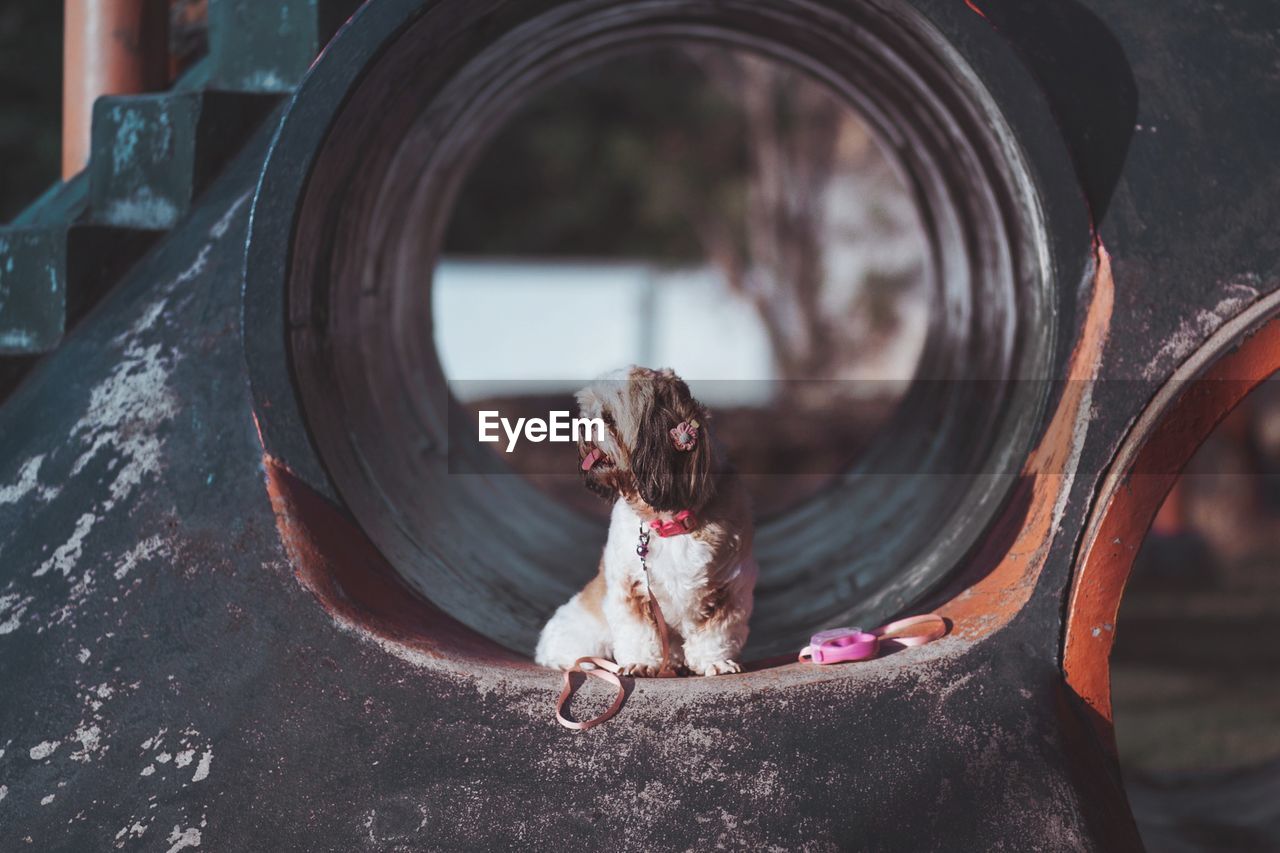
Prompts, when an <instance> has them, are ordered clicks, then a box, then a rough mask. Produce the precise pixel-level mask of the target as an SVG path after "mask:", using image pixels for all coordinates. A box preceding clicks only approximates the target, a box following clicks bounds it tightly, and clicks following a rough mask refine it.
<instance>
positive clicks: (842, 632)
mask: <svg viewBox="0 0 1280 853" xmlns="http://www.w3.org/2000/svg"><path fill="white" fill-rule="evenodd" d="M946 633H947V623H946V621H944V620H943V618H942V617H941V616H938V615H937V614H935V613H930V614H928V615H925V616H908V617H907V618H906V619H899V620H898V621H896V622H890V623H889V624H888V625H885V626H883V627H880V628H876V629H874V630H872V631H863V630H861V629H860V628H832V629H830V630H828V631H821V632H819V633H817V634H814V635H813V636H812V637H811V638H810V639H809V645H807V646H805V647H804V648H803V649H801V650H800V658H799V659H800V661H801V662H802V663H819V664H827V663H843V662H844V661H854V660H870V659H871V658H873V657H875V656H876V655H878V654H879V653H880V643H881V642H882V641H885V640H889V641H892V642H895V643H897V644H898V645H900V646H923V645H924V644H925V643H932V642H933V641H934V640H936V639H938V638H939V637H942V636H943V635H945V634H946Z"/></svg>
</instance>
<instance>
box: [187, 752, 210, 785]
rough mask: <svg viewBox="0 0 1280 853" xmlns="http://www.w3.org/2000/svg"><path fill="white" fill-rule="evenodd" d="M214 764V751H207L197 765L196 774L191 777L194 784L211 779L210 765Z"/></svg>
mask: <svg viewBox="0 0 1280 853" xmlns="http://www.w3.org/2000/svg"><path fill="white" fill-rule="evenodd" d="M212 763H213V750H212V749H206V750H205V751H204V754H203V755H201V756H200V763H199V764H197V765H196V772H195V774H194V775H193V776H192V777H191V781H192V782H203V781H204V780H205V779H208V778H209V765H210V764H212Z"/></svg>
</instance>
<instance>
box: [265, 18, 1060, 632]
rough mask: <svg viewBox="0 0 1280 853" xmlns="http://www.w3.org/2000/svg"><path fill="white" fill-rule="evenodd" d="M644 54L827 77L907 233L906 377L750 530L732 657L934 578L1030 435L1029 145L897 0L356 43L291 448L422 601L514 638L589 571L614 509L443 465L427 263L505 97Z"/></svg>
mask: <svg viewBox="0 0 1280 853" xmlns="http://www.w3.org/2000/svg"><path fill="white" fill-rule="evenodd" d="M442 10H447V11H442ZM445 22H449V25H448V26H446V25H445ZM655 49H664V50H672V49H679V50H686V51H687V50H690V49H693V50H703V51H707V50H728V51H734V52H741V53H745V54H747V55H750V56H752V57H759V58H760V59H761V60H763V61H767V62H770V63H773V64H776V65H778V66H781V67H785V68H789V69H794V70H795V71H796V72H797V73H800V74H802V75H803V76H804V77H805V78H806V79H808V80H812V81H816V82H817V83H820V84H821V85H822V86H824V87H826V89H828V90H829V91H830V92H831V93H832V95H833V97H835V98H838V99H839V100H840V101H841V102H842V103H843V104H846V105H848V107H849V108H851V109H852V110H854V111H855V112H856V113H857V114H858V115H859V116H860V117H861V118H862V119H863V120H864V121H865V122H866V124H867V125H868V127H869V128H870V129H871V131H872V132H873V133H874V135H875V136H876V138H878V139H879V140H881V143H882V146H883V148H884V150H885V152H886V154H887V156H888V157H889V158H890V159H891V160H892V161H894V163H895V164H896V168H897V170H898V173H899V174H900V176H901V179H902V181H903V183H904V186H905V187H906V189H907V192H908V193H909V196H910V199H911V202H912V204H913V211H914V213H915V214H916V215H917V216H918V221H919V227H920V231H919V235H920V239H921V242H922V244H923V245H924V247H925V251H924V252H923V253H922V257H921V263H922V275H921V288H922V292H923V293H925V294H926V297H927V301H928V304H929V307H928V311H927V318H928V319H927V321H926V325H925V333H924V334H923V336H922V338H923V339H922V342H921V344H920V352H919V355H918V360H917V363H916V366H915V370H914V372H913V375H912V377H911V381H910V382H909V383H908V384H907V385H906V387H905V388H904V390H903V391H902V393H901V396H900V399H898V400H897V401H896V404H895V405H894V406H893V407H892V411H891V412H890V413H889V414H888V415H887V416H886V418H885V419H884V422H883V424H882V425H881V427H880V428H878V429H876V430H875V431H874V437H873V438H872V439H871V440H870V441H869V442H868V445H867V448H866V450H865V451H864V452H863V453H861V454H860V455H859V456H858V457H857V459H856V462H855V463H854V464H853V465H852V467H849V468H840V469H839V470H833V471H831V472H829V474H830V476H827V477H825V478H824V483H823V487H822V488H821V489H818V490H816V491H813V493H812V494H806V495H802V496H801V498H802V499H797V500H795V501H793V502H791V503H790V505H789V506H781V507H779V512H777V513H776V514H773V515H770V516H766V517H764V518H763V520H762V521H761V522H760V524H759V526H758V529H757V536H756V556H757V559H758V562H759V563H760V567H761V576H760V583H759V586H758V588H757V595H756V608H755V613H756V616H755V618H754V619H753V625H752V637H751V640H750V643H749V647H748V650H747V654H748V656H762V655H767V654H772V653H778V652H785V651H790V650H794V648H795V647H797V645H798V644H800V643H801V642H802V641H803V640H804V639H805V637H807V635H808V634H809V633H810V632H811V631H813V630H816V629H818V628H821V627H824V626H829V625H832V624H841V623H850V622H864V623H871V622H877V621H881V620H883V619H885V618H887V617H888V616H890V615H892V614H894V613H896V612H899V611H901V610H902V609H904V608H906V607H908V606H909V605H910V604H911V603H912V602H913V601H916V600H918V599H919V598H920V597H921V596H923V595H924V594H926V593H927V592H928V591H930V590H932V589H934V588H936V587H937V585H938V584H939V583H940V582H941V581H942V580H944V579H945V578H946V577H947V576H948V574H949V573H950V572H951V570H952V569H954V568H955V567H956V566H957V565H958V564H960V563H961V561H962V560H963V559H964V557H965V556H966V554H967V552H968V551H969V550H970V548H971V547H972V546H973V544H974V543H975V542H976V541H977V539H978V537H979V536H980V535H981V534H982V532H983V530H984V529H985V527H986V526H987V524H988V523H989V522H990V521H991V520H992V518H993V517H994V515H995V513H996V511H997V510H998V509H999V507H1000V505H1001V503H1002V501H1003V500H1004V498H1005V496H1006V495H1007V493H1008V491H1009V487H1010V485H1011V483H1012V480H1013V477H1014V476H1015V475H1016V473H1017V471H1018V469H1019V468H1020V466H1021V464H1022V462H1023V460H1024V458H1025V455H1026V452H1027V449H1028V448H1029V446H1030V444H1031V440H1032V437H1033V435H1034V433H1035V432H1036V430H1037V429H1038V426H1039V420H1040V417H1041V414H1042V408H1043V404H1044V398H1045V392H1046V391H1047V388H1046V385H1047V383H1044V382H1041V381H1023V380H1035V379H1039V378H1043V377H1045V376H1049V375H1052V373H1053V370H1052V366H1051V360H1052V357H1053V356H1052V354H1053V352H1054V345H1055V335H1056V321H1057V314H1056V310H1055V306H1056V305H1057V302H1058V299H1057V295H1056V293H1055V283H1054V282H1053V281H1052V278H1051V275H1050V273H1049V271H1048V270H1049V261H1048V258H1047V252H1048V250H1047V248H1046V244H1047V241H1046V238H1045V234H1044V226H1043V222H1042V220H1041V213H1040V210H1039V206H1038V200H1037V197H1036V193H1035V190H1034V188H1033V187H1032V184H1031V180H1030V178H1029V176H1028V173H1027V168H1026V166H1025V164H1024V163H1023V161H1022V155H1021V153H1020V151H1019V150H1018V149H1017V148H1016V146H1015V145H1014V144H1013V142H1012V141H1011V140H1012V139H1013V135H1012V133H1011V132H1010V131H1009V129H1008V127H1007V126H1006V124H1005V122H1004V120H1003V118H1002V117H1001V115H1000V113H999V111H998V110H997V109H996V108H995V106H994V104H993V102H992V100H991V98H990V96H989V95H988V93H986V91H985V90H984V89H983V88H982V87H981V85H980V84H979V83H978V81H977V79H976V76H975V75H974V74H973V73H972V71H971V70H970V69H968V68H967V66H965V65H964V64H963V62H962V61H961V60H960V59H959V57H958V56H957V55H956V54H955V53H954V52H953V51H952V50H950V49H949V47H948V46H947V45H946V44H945V42H944V41H943V40H942V38H941V37H940V36H939V35H938V34H937V33H936V31H934V30H933V29H932V27H931V26H930V25H929V24H928V23H927V22H926V21H924V20H923V19H922V18H921V17H919V15H918V13H916V12H915V11H914V10H912V9H910V8H909V7H906V6H896V5H893V4H890V5H889V6H887V7H883V8H882V7H867V8H862V9H850V8H845V7H844V4H840V5H839V7H838V8H836V7H834V6H833V7H830V8H829V7H827V6H825V5H823V4H817V5H814V6H812V8H810V7H809V6H806V7H805V9H804V10H803V14H802V13H801V12H800V10H797V9H796V8H795V4H792V3H785V2H775V0H769V1H768V2H752V3H708V2H674V3H672V2H632V3H626V4H621V5H618V4H608V5H605V4H596V3H553V2H528V3H520V4H511V8H508V7H505V6H504V7H502V8H501V9H500V10H498V11H494V12H492V13H489V14H486V15H484V16H483V20H481V18H480V16H479V13H477V12H475V11H474V10H468V9H467V8H466V4H462V3H442V4H437V5H436V6H434V7H432V8H431V10H428V11H426V12H424V14H423V15H421V16H420V17H419V18H417V19H416V20H415V22H414V23H412V24H411V25H409V26H408V27H406V28H404V29H403V30H401V31H400V33H399V35H398V36H397V37H396V38H395V39H394V40H393V41H391V42H390V43H388V44H386V45H385V46H384V47H383V48H382V49H381V50H380V51H379V52H378V53H377V54H376V55H375V56H374V57H373V58H372V59H371V61H370V62H369V64H368V66H367V67H366V69H365V71H364V74H363V76H362V77H361V79H360V81H359V82H358V84H357V85H356V86H355V88H354V89H353V91H352V92H350V93H349V95H348V97H347V98H346V99H345V100H344V101H343V105H342V107H341V109H340V110H339V112H338V114H337V115H336V117H335V118H334V119H333V121H332V122H331V123H330V124H329V125H328V130H327V133H326V134H325V136H324V139H323V142H322V143H321V145H320V148H319V150H318V152H317V153H316V155H315V157H314V160H313V162H312V164H311V168H310V172H309V177H308V180H307V185H306V190H305V193H304V195H303V198H302V201H301V205H300V207H299V209H298V212H297V219H296V224H295V228H294V233H293V239H292V244H291V249H290V266H289V269H288V291H287V303H288V304H287V311H288V317H289V330H288V347H289V352H290V357H291V361H292V368H293V377H294V382H295V384H296V388H297V392H298V395H299V397H300V400H301V403H302V408H303V411H304V414H305V419H306V424H307V429H308V431H309V434H310V439H311V441H312V442H313V443H314V445H315V447H316V449H317V451H318V454H319V456H320V459H321V461H322V462H323V464H324V467H325V470H326V472H327V474H328V476H329V478H330V479H331V481H332V483H333V485H334V487H335V489H336V491H337V493H338V494H339V496H340V497H341V499H342V500H343V501H344V502H345V503H346V504H347V506H348V507H349V509H350V510H351V512H352V514H353V515H354V516H355V518H356V519H357V521H358V522H359V523H360V525H361V527H362V528H363V529H364V531H365V532H366V533H367V535H368V536H369V538H370V539H371V540H372V541H373V542H374V544H375V545H376V546H377V547H378V548H379V550H380V551H381V552H382V553H383V555H384V556H385V557H386V558H387V559H388V561H389V562H390V563H391V564H392V565H393V566H395V568H396V569H397V571H398V572H399V573H400V574H401V575H402V576H403V577H404V578H405V580H406V581H407V582H408V583H409V584H410V585H411V586H413V587H414V588H415V589H417V590H419V591H420V592H422V593H423V594H424V595H425V596H426V597H427V598H429V599H430V600H431V601H433V602H434V603H435V604H436V605H437V606H439V607H441V608H442V609H443V610H445V611H446V612H448V613H450V614H451V615H453V616H454V617H456V618H457V619H459V620H460V621H461V622H463V623H465V624H466V625H468V626H470V627H471V628H473V629H475V630H477V631H479V632H481V633H483V634H485V635H487V636H489V637H491V638H493V639H495V640H496V641H498V642H500V643H502V644H504V645H506V646H508V647H509V648H512V649H515V650H518V651H522V652H525V653H527V652H529V651H530V650H531V649H532V647H533V645H534V643H535V641H536V637H537V633H538V630H539V629H540V627H541V625H542V623H543V622H544V621H545V619H546V617H547V616H548V615H549V614H550V613H551V612H552V610H554V608H555V607H557V606H558V605H559V604H561V603H563V602H564V601H565V600H566V599H567V598H568V597H569V596H570V595H572V593H573V592H574V591H575V589H576V588H577V587H578V586H579V585H580V584H581V583H582V582H583V581H584V580H585V579H586V578H587V577H589V576H590V575H591V574H592V573H593V572H594V569H595V566H596V563H597V560H598V556H599V549H600V547H601V545H602V544H603V540H604V534H605V526H604V524H603V523H602V522H601V521H599V520H598V519H593V518H591V517H590V516H588V515H584V514H583V513H581V512H579V511H577V510H575V509H574V508H572V507H570V506H566V505H564V504H563V503H560V502H558V501H552V500H547V499H546V497H545V494H544V493H543V492H542V491H540V490H539V489H538V488H537V487H536V486H535V485H533V484H531V483H530V482H528V481H527V480H526V479H525V478H522V477H519V476H513V475H512V474H511V472H510V471H509V470H508V471H501V470H497V471H495V470H491V468H490V469H488V470H486V471H484V472H481V473H468V474H459V473H457V464H458V459H456V458H452V459H451V453H450V451H451V450H452V451H453V452H454V454H457V453H459V452H462V453H465V452H467V451H466V450H465V449H460V448H458V447H456V446H455V447H451V445H450V441H449V435H450V428H451V422H457V421H458V420H459V419H461V420H462V422H464V423H473V421H472V420H471V419H470V417H469V416H467V417H464V416H463V410H462V408H461V406H460V405H459V402H458V399H457V395H456V394H454V393H451V390H450V384H449V381H448V377H447V376H446V373H445V371H444V370H443V368H442V365H441V359H440V352H439V347H438V343H439V341H438V340H437V336H438V335H441V334H443V333H442V332H440V330H439V328H438V327H436V326H434V324H433V320H434V316H433V310H434V307H433V294H432V287H431V286H430V285H431V282H430V278H431V271H432V270H433V269H435V267H436V264H437V261H438V260H439V257H440V255H441V247H442V245H443V241H444V237H445V234H446V229H447V226H448V222H449V219H450V215H451V211H452V210H453V202H454V200H455V199H456V198H457V196H458V192H459V187H460V186H461V184H462V181H463V180H464V178H465V176H466V175H467V174H468V170H469V168H470V167H471V166H472V165H473V164H474V162H475V159H476V157H477V156H478V154H479V153H480V152H482V151H483V150H484V145H485V143H486V142H487V141H489V140H491V139H493V138H494V136H495V134H497V133H499V132H500V130H501V128H502V127H503V126H504V125H505V124H507V123H508V122H509V121H510V120H511V119H512V117H513V115H516V114H517V113H518V112H519V110H520V109H521V108H522V107H523V106H525V105H527V104H529V103H530V101H531V99H535V98H536V97H537V95H538V94H539V93H540V92H544V91H546V90H547V88H548V87H549V86H552V85H553V84H554V83H556V82H557V81H560V80H564V79H566V78H569V77H572V76H573V75H574V74H576V73H581V72H583V71H584V70H586V69H591V68H599V67H601V63H602V62H607V61H609V60H611V59H617V58H618V57H619V56H628V55H635V54H636V52H637V51H653V50H655ZM433 328H434V329H435V330H436V334H433ZM564 378H566V379H574V378H582V379H587V378H590V377H585V376H584V377H564ZM712 407H713V409H714V408H715V405H714V402H713V403H712ZM451 466H452V467H451ZM483 467H484V466H479V465H477V468H483Z"/></svg>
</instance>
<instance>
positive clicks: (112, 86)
mask: <svg viewBox="0 0 1280 853" xmlns="http://www.w3.org/2000/svg"><path fill="white" fill-rule="evenodd" d="M65 12H66V21H65V26H64V31H63V37H64V41H63V77H62V80H63V82H62V177H63V180H66V179H67V178H70V177H72V176H73V175H75V174H76V173H77V172H79V171H80V170H81V169H83V168H84V167H85V165H86V164H87V163H88V162H89V131H90V127H91V124H92V121H93V102H94V101H96V100H97V99H98V96H100V95H124V94H131V93H135V92H146V91H153V90H157V89H163V88H165V86H167V85H168V82H169V81H168V58H169V45H168V31H169V23H168V16H169V6H168V2H167V0H66V9H65Z"/></svg>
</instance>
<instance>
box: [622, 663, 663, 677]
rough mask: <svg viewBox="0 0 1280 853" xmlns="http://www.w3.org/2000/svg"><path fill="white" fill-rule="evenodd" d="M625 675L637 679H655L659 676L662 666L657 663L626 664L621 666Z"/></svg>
mask: <svg viewBox="0 0 1280 853" xmlns="http://www.w3.org/2000/svg"><path fill="white" fill-rule="evenodd" d="M620 669H621V671H622V674H623V675H630V676H633V677H635V678H654V677H656V676H657V674H658V670H659V669H661V666H660V665H659V664H656V663H624V664H620Z"/></svg>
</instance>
